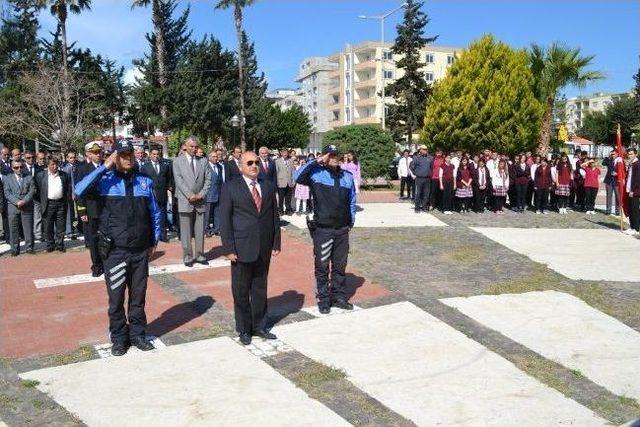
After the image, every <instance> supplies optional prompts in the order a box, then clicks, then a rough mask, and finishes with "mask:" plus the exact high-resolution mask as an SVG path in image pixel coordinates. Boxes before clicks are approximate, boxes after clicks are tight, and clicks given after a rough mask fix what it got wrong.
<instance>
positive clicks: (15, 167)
mask: <svg viewBox="0 0 640 427" xmlns="http://www.w3.org/2000/svg"><path fill="white" fill-rule="evenodd" d="M11 169H14V170H18V169H21V167H20V166H11Z"/></svg>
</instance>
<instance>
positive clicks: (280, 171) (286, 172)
mask: <svg viewBox="0 0 640 427" xmlns="http://www.w3.org/2000/svg"><path fill="white" fill-rule="evenodd" d="M294 170H295V167H294V166H293V160H291V159H290V158H289V150H287V149H286V148H283V149H282V150H280V157H279V158H278V159H277V160H276V182H277V184H278V210H279V211H280V215H284V214H285V213H286V214H287V215H291V214H292V213H293V207H292V206H291V195H292V193H293V187H294V186H295V181H294V180H293V171H294Z"/></svg>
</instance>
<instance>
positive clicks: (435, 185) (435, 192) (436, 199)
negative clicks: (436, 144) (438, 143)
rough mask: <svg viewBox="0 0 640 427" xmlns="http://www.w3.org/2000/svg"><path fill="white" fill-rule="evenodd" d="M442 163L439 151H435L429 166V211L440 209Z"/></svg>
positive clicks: (442, 158)
mask: <svg viewBox="0 0 640 427" xmlns="http://www.w3.org/2000/svg"><path fill="white" fill-rule="evenodd" d="M443 163H444V157H443V156H442V151H441V150H436V155H435V156H434V157H433V164H432V166H431V209H440V208H441V207H442V206H441V205H442V191H440V166H442V164H443Z"/></svg>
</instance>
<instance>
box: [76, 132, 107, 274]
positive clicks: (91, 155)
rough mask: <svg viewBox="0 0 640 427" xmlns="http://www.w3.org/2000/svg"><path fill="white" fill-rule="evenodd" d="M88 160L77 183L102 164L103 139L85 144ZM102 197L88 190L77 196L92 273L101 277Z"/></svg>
mask: <svg viewBox="0 0 640 427" xmlns="http://www.w3.org/2000/svg"><path fill="white" fill-rule="evenodd" d="M84 150H85V159H86V162H84V163H82V165H78V167H77V168H76V176H75V177H74V182H76V184H77V183H78V182H80V181H82V179H83V178H84V177H85V176H87V175H89V174H90V173H91V172H93V171H94V170H95V169H96V168H97V167H98V166H100V165H101V164H102V141H91V142H88V143H87V144H85V146H84ZM100 203H101V201H100V197H99V196H98V195H96V194H94V193H92V192H87V193H86V194H85V195H84V196H83V197H76V206H77V209H78V216H79V217H80V220H81V221H82V223H83V231H84V243H85V245H86V246H87V247H88V248H89V252H90V253H91V274H92V275H93V277H99V276H100V275H102V273H103V272H104V269H103V267H102V259H101V258H100V254H99V253H98V239H97V233H98V226H99V220H100Z"/></svg>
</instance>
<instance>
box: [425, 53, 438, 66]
mask: <svg viewBox="0 0 640 427" xmlns="http://www.w3.org/2000/svg"><path fill="white" fill-rule="evenodd" d="M424 62H425V63H427V64H433V63H434V62H436V61H434V59H433V53H427V55H426V56H425V57H424Z"/></svg>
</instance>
